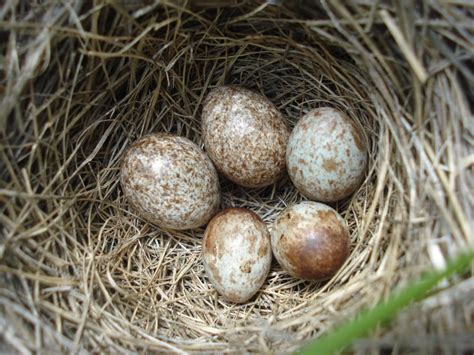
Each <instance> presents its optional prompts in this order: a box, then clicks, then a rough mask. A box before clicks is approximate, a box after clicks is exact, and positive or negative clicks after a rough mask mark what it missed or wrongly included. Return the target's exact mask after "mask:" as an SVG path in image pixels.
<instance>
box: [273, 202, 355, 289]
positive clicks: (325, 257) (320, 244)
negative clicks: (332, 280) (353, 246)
mask: <svg viewBox="0 0 474 355" xmlns="http://www.w3.org/2000/svg"><path fill="white" fill-rule="evenodd" d="M271 236H272V237H271V238H272V249H273V254H274V255H275V258H276V259H277V261H278V263H279V264H280V265H281V267H282V268H283V269H284V270H285V271H286V272H288V273H289V274H290V275H292V276H293V277H297V278H300V279H304V280H324V279H327V278H329V277H331V276H332V275H334V274H335V273H336V272H337V271H338V270H339V268H340V267H341V266H342V264H343V263H344V261H345V260H346V258H347V256H348V254H349V232H348V229H347V225H346V223H345V221H344V219H343V218H342V217H341V216H340V215H339V214H338V213H337V212H336V211H335V210H334V209H332V208H331V207H329V206H326V205H324V204H322V203H318V202H312V201H305V202H301V203H299V204H296V205H293V206H290V207H288V208H286V209H285V210H284V211H283V212H282V213H281V214H280V215H279V216H278V217H277V219H276V220H275V222H274V224H273V228H272V232H271Z"/></svg>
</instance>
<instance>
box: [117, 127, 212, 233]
mask: <svg viewBox="0 0 474 355" xmlns="http://www.w3.org/2000/svg"><path fill="white" fill-rule="evenodd" d="M120 180H121V185H122V189H123V191H124V194H125V196H126V197H127V199H128V201H129V203H130V205H131V206H132V208H133V209H134V210H135V212H136V213H137V214H138V215H139V216H141V217H142V218H143V219H145V220H147V221H149V222H151V223H154V224H156V225H158V226H159V227H162V228H167V229H177V230H183V229H191V228H196V227H199V226H202V225H203V224H206V223H207V222H208V221H209V219H210V218H211V217H212V216H213V215H214V214H215V213H216V212H217V209H218V206H219V203H220V188H219V179H218V176H217V172H216V170H215V168H214V166H213V165H212V162H211V161H210V160H209V158H208V157H207V155H206V154H205V153H204V152H203V151H202V150H201V149H200V148H199V147H198V146H197V145H196V144H194V143H193V142H191V141H190V140H189V139H187V138H184V137H178V136H174V135H170V134H164V133H155V134H150V135H146V136H144V137H142V138H140V139H138V140H137V141H136V142H134V143H133V144H132V145H131V146H130V147H129V148H128V150H127V151H126V153H125V155H124V157H123V160H122V164H121V170H120Z"/></svg>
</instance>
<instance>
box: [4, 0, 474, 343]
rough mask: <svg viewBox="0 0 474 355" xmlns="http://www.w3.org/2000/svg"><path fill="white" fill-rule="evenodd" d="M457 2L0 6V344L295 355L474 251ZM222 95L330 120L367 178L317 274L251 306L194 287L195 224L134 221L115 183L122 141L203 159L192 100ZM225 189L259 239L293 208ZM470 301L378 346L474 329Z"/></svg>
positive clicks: (429, 313) (293, 196)
mask: <svg viewBox="0 0 474 355" xmlns="http://www.w3.org/2000/svg"><path fill="white" fill-rule="evenodd" d="M456 3H457V5H452V6H448V5H443V6H442V5H440V4H437V3H436V2H433V3H432V4H431V3H430V4H425V5H423V6H421V5H420V6H421V7H420V8H418V7H415V5H412V4H408V3H407V4H405V5H403V6H402V5H400V6H395V7H390V6H388V5H382V4H379V3H378V2H375V3H374V4H373V5H366V4H364V3H363V2H356V1H354V2H351V1H349V2H347V4H345V5H343V4H340V3H339V2H334V3H333V4H331V5H330V4H327V3H326V2H321V3H318V4H316V5H314V4H313V5H312V6H308V5H306V3H305V2H295V3H293V2H291V1H289V2H288V3H286V4H284V5H274V4H270V3H263V2H258V3H243V4H238V3H236V2H233V1H228V2H227V3H225V4H224V5H225V6H224V5H222V4H221V6H222V7H217V6H214V4H213V3H212V2H199V1H196V2H190V3H189V4H188V3H186V4H179V3H176V2H174V3H168V4H163V3H159V4H158V3H156V4H155V3H153V2H148V1H143V2H140V1H120V2H116V3H105V2H104V3H101V2H97V4H96V5H95V6H91V4H90V3H88V2H84V3H82V2H81V1H77V2H75V3H73V4H69V3H66V2H64V3H61V4H59V3H58V2H53V1H51V2H48V1H45V2H38V3H36V2H31V3H28V4H27V3H20V4H16V2H8V1H7V3H6V4H5V5H2V6H3V10H2V11H1V12H0V16H2V22H1V24H0V28H3V31H4V32H3V35H2V36H3V37H4V38H5V39H6V40H5V41H2V44H1V47H2V52H3V54H4V55H5V57H4V61H3V62H2V63H3V64H2V68H1V72H0V73H1V74H0V80H1V81H0V84H1V85H0V89H1V90H2V101H1V110H0V111H1V112H0V122H1V126H2V132H1V137H2V144H1V147H0V154H1V169H0V174H1V186H0V188H1V190H0V200H1V201H2V204H1V207H0V209H1V211H2V216H1V218H2V223H1V224H2V227H1V230H2V233H1V235H2V239H1V240H2V244H1V249H0V252H1V266H0V267H1V270H2V282H3V285H4V286H3V288H2V292H1V300H2V303H1V307H2V313H3V317H2V322H3V324H2V327H3V329H4V333H3V339H4V341H5V345H4V346H5V349H16V350H35V349H36V350H37V349H39V348H43V349H47V350H49V351H59V350H62V351H77V350H95V351H109V352H115V351H119V352H127V351H152V350H154V351H176V352H181V351H196V352H200V351H215V352H220V351H229V352H233V351H235V352H243V351H251V352H252V351H256V352H266V351H283V352H284V351H294V350H296V349H298V348H299V347H300V346H301V345H302V344H304V342H305V341H307V340H309V339H311V338H313V337H317V336H320V335H321V334H323V333H324V332H326V331H327V330H328V329H330V328H331V327H333V326H334V325H335V324H337V323H338V322H340V321H341V320H343V319H345V318H348V317H352V316H354V315H355V314H357V312H358V311H360V310H361V309H363V308H365V307H367V306H371V305H373V304H374V303H376V302H377V301H379V300H381V299H383V297H384V296H386V295H387V293H388V292H389V291H391V290H393V289H396V288H397V287H399V286H401V285H404V284H405V283H406V282H407V280H410V279H412V278H414V277H416V276H418V275H419V274H420V273H421V272H422V271H424V270H427V269H430V268H432V267H440V266H443V265H444V263H445V262H446V260H447V259H448V258H449V257H450V256H452V255H455V254H456V252H457V250H459V249H462V248H465V247H466V246H467V245H469V244H472V234H471V228H472V211H473V209H472V203H473V202H472V201H473V200H472V199H471V200H470V199H469V196H470V194H471V193H472V191H473V189H474V184H473V175H472V169H471V165H472V155H471V158H470V159H469V154H470V153H471V154H472V145H471V144H472V138H473V137H472V134H473V131H472V114H471V112H470V109H469V104H468V102H469V98H468V97H467V96H466V94H465V92H468V89H469V88H470V87H471V86H470V85H471V84H472V81H470V80H471V79H470V78H471V77H470V76H469V75H470V74H469V71H467V72H466V70H467V67H466V63H465V59H466V58H467V57H466V56H468V54H469V51H468V47H467V46H468V44H469V41H471V40H472V38H473V37H472V36H473V35H472V26H471V27H469V22H470V21H469V19H472V14H471V13H470V12H469V11H471V10H472V9H470V8H468V7H466V8H463V6H462V3H461V2H456ZM432 12H436V16H435V17H433V16H434V15H433V16H432V15H431V14H432ZM453 16H454V18H456V19H457V20H456V21H455V23H454V22H453V21H451V20H452V18H453ZM448 42H449V43H448ZM453 58H454V59H455V60H454V59H453ZM223 84H233V85H241V86H244V87H246V88H249V89H252V90H255V91H257V92H259V93H261V94H263V95H265V96H266V97H268V98H269V99H270V100H271V101H272V102H273V103H274V104H275V105H276V106H277V107H278V109H279V110H280V111H281V112H282V113H283V114H284V116H285V118H286V119H287V122H288V125H289V126H290V127H293V126H294V124H295V123H296V122H297V120H298V119H299V118H300V117H301V116H302V115H303V114H305V113H306V112H308V111H309V110H311V109H313V108H317V107H321V106H331V107H335V108H338V109H340V110H341V111H343V112H346V113H347V114H348V115H349V116H350V117H351V119H352V120H353V121H354V123H355V124H356V125H358V126H359V127H360V128H361V130H362V131H363V132H364V135H365V137H364V139H365V140H366V142H367V147H368V151H369V167H368V170H367V174H366V177H365V180H364V182H363V184H362V186H361V187H360V188H359V189H358V190H357V191H356V192H355V193H354V194H353V195H352V196H351V197H350V198H348V199H346V200H344V201H340V202H338V203H336V204H333V205H332V206H333V207H334V208H336V209H337V210H338V211H339V213H340V214H341V215H342V216H343V217H344V218H345V219H346V221H347V222H348V225H349V228H350V235H351V248H350V257H349V259H348V260H347V262H346V263H345V264H344V266H343V267H342V269H341V270H340V271H339V272H338V273H337V274H336V275H335V276H334V277H333V278H331V279H330V280H328V281H325V282H305V281H301V280H297V279H294V278H292V277H290V276H289V275H288V274H286V273H285V272H283V271H282V270H281V269H280V267H279V266H278V265H277V263H276V262H273V265H272V269H271V272H270V274H269V277H268V279H267V280H266V282H265V284H264V285H263V287H262V289H261V291H260V292H258V294H257V295H256V296H255V297H254V298H252V299H251V300H250V301H249V302H247V303H245V304H242V305H234V304H231V303H228V302H226V301H224V300H222V298H221V297H219V296H218V295H217V293H216V292H215V290H214V289H213V288H212V286H211V285H210V283H209V282H208V281H207V279H206V276H205V274H204V270H203V266H202V262H201V240H202V235H203V232H204V230H203V229H195V230H190V231H180V232H175V231H167V230H161V229H159V228H157V227H156V226H153V225H150V224H149V223H146V222H145V221H143V220H141V219H140V218H139V217H138V216H136V215H135V214H134V213H133V211H132V210H131V209H130V208H129V205H128V203H127V201H126V199H125V198H124V195H123V192H122V191H121V188H120V184H119V166H120V160H121V157H122V155H123V153H124V151H125V149H126V148H127V146H129V145H130V143H131V142H133V141H134V140H135V139H137V138H139V137H141V136H143V135H145V134H147V133H150V132H171V133H174V134H177V135H181V136H185V137H188V138H189V139H191V140H192V141H194V142H196V143H197V144H199V145H201V146H202V141H201V132H200V112H201V108H202V103H203V100H204V99H205V97H206V95H207V93H208V92H209V91H210V90H211V89H212V88H214V87H216V86H218V85H223ZM469 169H471V170H469ZM221 186H222V194H223V195H222V202H221V208H226V207H245V208H249V209H251V210H253V211H255V212H256V213H257V214H259V215H260V216H261V217H262V219H263V220H264V221H265V222H266V223H267V225H269V226H270V225H271V223H272V222H273V221H274V219H275V218H276V216H277V215H278V213H280V212H281V211H282V210H283V209H284V208H285V207H286V206H287V205H290V204H293V203H296V202H298V201H301V200H303V197H302V196H301V195H300V194H299V193H298V191H297V190H296V189H295V188H294V186H293V185H292V184H291V183H290V181H289V179H288V178H286V179H284V180H283V181H281V182H279V183H277V184H275V185H273V186H270V187H267V188H261V189H247V188H242V187H239V186H236V185H234V184H232V183H231V182H229V181H226V180H225V179H223V178H221ZM453 284H454V286H453V288H454V290H455V288H456V287H457V285H458V284H459V285H464V286H463V287H466V286H465V283H464V281H463V280H462V279H459V280H455V281H454V282H453ZM470 287H471V288H472V285H471V286H470ZM453 292H454V291H453ZM470 305H471V306H472V300H470V301H469V302H468V301H466V299H463V298H461V299H460V300H459V299H458V298H455V297H451V294H448V296H447V301H446V303H445V305H444V306H441V304H440V303H436V302H434V303H433V302H432V303H431V305H427V306H426V307H424V308H423V309H422V310H421V311H416V312H422V313H421V315H420V313H413V312H415V310H412V311H411V312H412V313H408V314H407V315H406V316H405V318H406V319H411V318H410V315H413V317H414V318H416V319H418V322H417V323H416V324H413V323H412V322H408V321H407V322H408V323H409V324H411V326H410V327H408V326H406V327H399V328H393V329H391V330H390V329H389V330H386V331H385V332H384V333H382V332H379V333H377V334H376V335H375V336H378V337H382V336H387V337H388V338H386V341H389V340H390V339H391V341H394V342H395V341H397V339H399V338H400V337H401V338H403V334H401V333H400V332H402V333H403V332H404V331H406V332H408V333H407V334H410V332H411V334H412V335H413V334H419V336H426V335H427V334H430V332H433V333H438V334H439V333H441V334H448V333H449V332H450V331H452V329H453V324H455V326H456V327H457V328H456V329H458V328H459V327H463V328H461V329H467V328H468V327H472V319H470V318H466V317H463V316H462V313H463V311H462V310H464V309H465V307H469V306H470ZM430 307H431V308H430ZM459 307H461V308H459ZM459 309H461V311H459ZM453 319H454V321H453ZM453 322H454V323H453ZM387 339H389V340H387ZM385 344H386V343H385ZM360 346H363V345H360Z"/></svg>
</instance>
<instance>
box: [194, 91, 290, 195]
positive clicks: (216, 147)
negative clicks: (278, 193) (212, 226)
mask: <svg viewBox="0 0 474 355" xmlns="http://www.w3.org/2000/svg"><path fill="white" fill-rule="evenodd" d="M202 134H203V139H204V146H205V148H206V152H207V154H208V155H209V157H210V158H211V160H212V161H213V162H214V164H215V165H216V168H217V170H218V171H219V172H221V173H222V174H223V175H224V176H226V177H227V178H228V179H230V180H231V181H233V182H235V183H236V184H239V185H241V186H245V187H262V186H267V185H270V184H272V183H274V182H276V181H277V180H278V179H280V178H281V177H282V176H283V175H284V174H285V171H286V163H285V154H286V144H287V141H288V137H289V130H288V128H287V126H286V124H285V121H284V119H283V116H282V114H281V113H280V112H279V111H278V109H277V108H276V107H275V105H273V104H272V103H271V102H270V101H269V100H268V99H267V98H265V97H264V96H262V95H259V94H257V93H255V92H253V91H250V90H248V89H244V88H241V87H235V86H221V87H218V88H216V89H214V90H212V91H211V92H210V93H209V95H208V96H207V98H206V100H205V102H204V106H203V110H202Z"/></svg>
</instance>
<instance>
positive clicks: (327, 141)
mask: <svg viewBox="0 0 474 355" xmlns="http://www.w3.org/2000/svg"><path fill="white" fill-rule="evenodd" d="M286 164H287V167H288V173H289V175H290V178H291V180H292V182H293V184H294V185H295V186H296V188H297V189H298V190H299V191H300V192H301V193H302V194H303V195H304V196H306V197H307V198H309V199H312V200H316V201H323V202H334V201H338V200H341V199H343V198H345V197H347V196H349V195H350V194H352V193H353V192H354V191H355V190H356V189H357V188H358V187H359V186H360V184H361V182H362V180H363V178H364V172H365V169H366V167H367V149H366V144H365V142H364V139H363V136H362V134H361V132H360V129H358V128H357V126H356V125H355V123H354V122H353V121H352V120H351V119H350V118H349V117H348V116H347V115H346V114H344V113H343V112H341V111H339V110H336V109H334V108H330V107H321V108H317V109H314V110H312V111H310V112H308V113H307V114H306V115H304V116H303V117H302V118H301V119H300V120H299V121H298V123H297V124H296V126H295V128H294V129H293V132H292V133H291V135H290V138H289V141H288V146H287V150H286Z"/></svg>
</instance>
